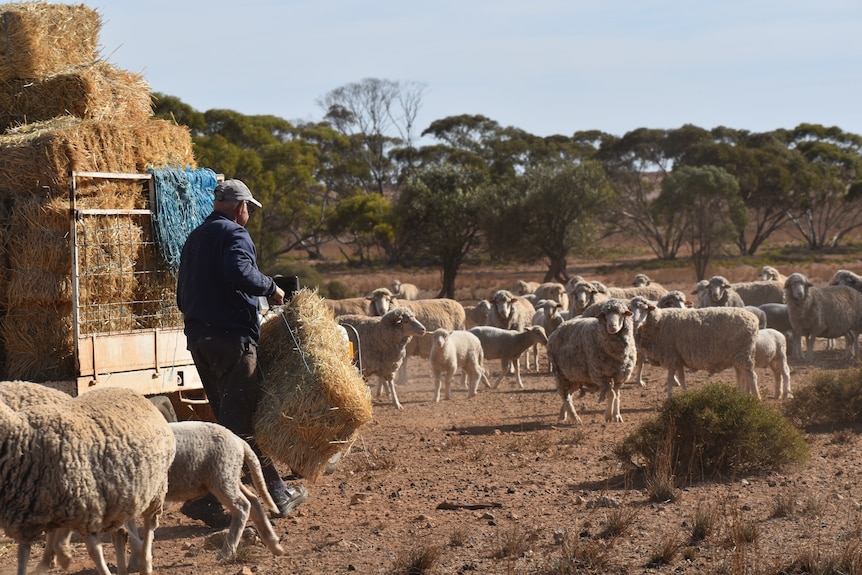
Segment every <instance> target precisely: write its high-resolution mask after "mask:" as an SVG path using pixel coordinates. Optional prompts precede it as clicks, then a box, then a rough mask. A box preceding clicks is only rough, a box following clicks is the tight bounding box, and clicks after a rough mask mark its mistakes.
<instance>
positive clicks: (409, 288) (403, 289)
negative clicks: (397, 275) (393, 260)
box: [392, 280, 419, 300]
mask: <svg viewBox="0 0 862 575" xmlns="http://www.w3.org/2000/svg"><path fill="white" fill-rule="evenodd" d="M392 295H394V296H395V297H397V298H398V299H402V300H414V299H419V288H418V287H416V285H415V284H407V283H401V281H399V280H392Z"/></svg>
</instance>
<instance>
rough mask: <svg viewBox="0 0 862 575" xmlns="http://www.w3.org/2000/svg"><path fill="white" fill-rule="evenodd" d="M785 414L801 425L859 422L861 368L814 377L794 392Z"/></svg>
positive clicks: (861, 391)
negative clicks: (809, 383)
mask: <svg viewBox="0 0 862 575" xmlns="http://www.w3.org/2000/svg"><path fill="white" fill-rule="evenodd" d="M784 413H785V415H787V417H788V418H789V419H790V420H791V421H793V422H794V423H796V424H797V425H800V426H811V425H818V424H832V425H835V424H838V425H841V424H851V423H859V422H862V368H853V369H845V370H841V371H835V372H821V373H818V374H816V375H815V376H814V378H813V380H812V382H811V385H808V386H806V387H803V388H802V389H799V390H797V391H795V392H794V397H793V399H791V400H790V401H788V402H787V405H786V407H785V408H784Z"/></svg>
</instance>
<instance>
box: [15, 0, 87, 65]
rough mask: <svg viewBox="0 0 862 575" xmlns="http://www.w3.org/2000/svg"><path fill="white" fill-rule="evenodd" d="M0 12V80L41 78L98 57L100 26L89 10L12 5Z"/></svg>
mask: <svg viewBox="0 0 862 575" xmlns="http://www.w3.org/2000/svg"><path fill="white" fill-rule="evenodd" d="M0 10H2V11H0V80H11V79H13V78H30V79H37V78H42V77H44V76H48V75H50V74H54V73H56V72H59V71H60V70H66V69H68V68H72V67H74V66H78V65H80V64H87V63H89V62H92V61H93V60H95V59H96V57H97V56H98V39H99V30H100V29H101V26H102V23H101V20H100V18H99V14H98V12H96V11H95V10H93V9H92V8H89V7H87V6H84V5H83V4H79V5H71V4H49V3H48V2H12V3H8V4H4V5H3V6H2V8H0Z"/></svg>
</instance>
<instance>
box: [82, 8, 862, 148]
mask: <svg viewBox="0 0 862 575" xmlns="http://www.w3.org/2000/svg"><path fill="white" fill-rule="evenodd" d="M83 2H84V4H86V5H88V6H90V7H92V8H95V9H96V10H97V11H98V12H99V14H100V15H101V19H102V29H101V33H100V37H99V41H100V42H99V43H100V47H101V55H102V57H103V58H105V59H106V60H107V61H108V62H110V63H111V64H113V65H115V66H117V67H118V68H121V69H124V70H128V71H131V72H137V73H140V74H142V75H143V76H144V78H145V79H146V80H147V82H148V83H149V84H150V86H151V88H152V90H153V91H156V92H161V93H165V94H169V95H171V96H176V97H178V98H179V99H180V100H182V101H183V102H185V103H186V104H188V105H190V106H191V107H192V108H194V109H196V110H198V111H201V112H203V111H206V110H210V109H229V110H234V111H236V112H240V113H242V114H246V115H258V114H266V115H275V116H278V117H280V118H283V119H286V120H289V121H292V122H297V121H311V122H316V121H320V120H322V119H323V116H324V110H323V108H322V107H321V106H320V105H319V104H318V101H319V100H320V99H321V98H322V97H323V96H324V95H325V94H326V93H327V92H329V91H330V90H333V89H335V88H338V87H340V86H344V85H346V84H350V83H353V82H359V81H361V80H362V79H364V78H380V79H386V80H394V81H399V82H419V83H422V84H424V85H425V91H424V93H423V96H422V108H421V110H420V112H419V115H418V118H417V125H418V127H419V130H420V131H421V130H424V129H425V128H427V127H428V125H429V124H430V123H431V122H433V121H434V120H439V119H443V118H446V117H448V116H456V115H460V114H481V115H484V116H487V117H489V118H491V119H492V120H495V121H496V122H497V123H499V124H500V125H501V126H512V127H515V128H520V129H522V130H525V131H526V132H529V133H531V134H534V135H537V136H550V135H554V134H563V135H567V136H569V135H572V134H573V133H575V132H577V131H582V130H601V131H604V132H607V133H610V134H614V135H618V136H622V135H623V134H625V133H626V132H628V131H631V130H634V129H637V128H643V127H646V128H663V129H672V128H678V127H680V126H682V125H684V124H694V125H696V126H699V127H702V128H706V129H710V128H713V127H717V126H725V127H728V128H735V129H740V130H748V131H751V132H765V131H769V130H774V129H778V128H793V127H795V126H797V125H798V124H800V123H803V122H808V123H816V124H823V125H826V126H838V127H839V128H841V129H843V130H845V131H848V132H853V133H856V134H862V2H860V1H859V0H816V1H812V0H725V1H715V2H699V1H691V0H590V1H584V0H529V1H524V0H521V1H518V2H512V1H509V0H495V1H491V0H434V1H433V2H432V1H427V0H308V1H306V0H241V1H237V0H173V1H168V0H146V1H141V0H83Z"/></svg>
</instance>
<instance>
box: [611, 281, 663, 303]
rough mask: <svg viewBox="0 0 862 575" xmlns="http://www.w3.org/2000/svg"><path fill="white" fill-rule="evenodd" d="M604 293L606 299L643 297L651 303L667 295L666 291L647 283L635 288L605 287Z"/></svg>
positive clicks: (657, 285)
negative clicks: (606, 296)
mask: <svg viewBox="0 0 862 575" xmlns="http://www.w3.org/2000/svg"><path fill="white" fill-rule="evenodd" d="M605 290H606V291H605V293H606V294H607V295H608V297H612V298H617V299H622V300H629V299H631V298H633V297H635V296H643V297H645V298H647V299H648V300H651V301H656V300H658V299H659V298H660V297H661V296H663V295H664V294H666V293H667V291H668V290H667V289H665V288H664V287H663V286H661V285H659V284H657V283H649V284H646V285H641V286H635V287H625V288H620V287H606V288H605Z"/></svg>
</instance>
